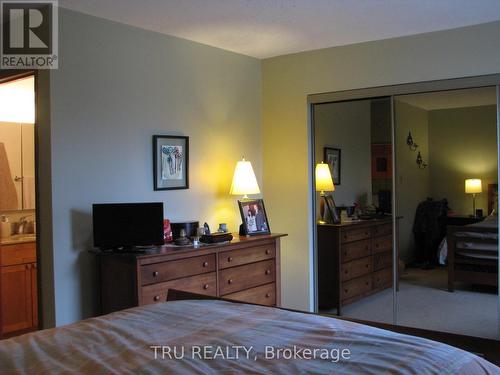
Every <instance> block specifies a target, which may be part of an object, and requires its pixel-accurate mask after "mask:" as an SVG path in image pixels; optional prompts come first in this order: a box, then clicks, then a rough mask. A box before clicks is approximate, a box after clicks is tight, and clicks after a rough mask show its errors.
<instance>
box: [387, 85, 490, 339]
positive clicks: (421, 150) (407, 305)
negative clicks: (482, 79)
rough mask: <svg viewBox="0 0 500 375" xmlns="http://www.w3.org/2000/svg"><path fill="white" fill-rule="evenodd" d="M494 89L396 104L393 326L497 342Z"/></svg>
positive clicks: (409, 99) (441, 94)
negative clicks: (396, 236)
mask: <svg viewBox="0 0 500 375" xmlns="http://www.w3.org/2000/svg"><path fill="white" fill-rule="evenodd" d="M496 111H497V108H496V91H495V88H494V87H491V88H479V89H467V90H454V91H443V92H435V93H427V94H418V95H404V96H396V97H395V132H396V139H397V151H396V160H397V168H396V191H397V203H396V212H397V216H400V217H401V220H400V223H399V227H400V236H399V244H400V259H401V266H402V271H401V274H400V285H401V288H400V292H399V293H398V324H401V325H406V326H413V327H419V328H426V329H431V330H438V331H446V332H453V333H458V334H464V335H469V336H479V337H487V338H497V337H498V330H497V329H495V328H496V327H497V324H498V288H497V285H498V198H497V197H498V195H497V192H498V187H497V183H498V180H497V160H498V150H497V112H496Z"/></svg>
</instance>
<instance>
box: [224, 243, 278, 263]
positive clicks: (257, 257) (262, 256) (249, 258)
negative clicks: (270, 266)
mask: <svg viewBox="0 0 500 375" xmlns="http://www.w3.org/2000/svg"><path fill="white" fill-rule="evenodd" d="M275 256H276V248H275V247H274V244H269V245H263V246H257V247H251V248H246V249H237V250H231V251H224V252H222V253H220V254H219V269H224V268H229V267H235V266H240V265H242V264H248V263H254V262H258V261H261V260H266V259H272V258H274V257H275Z"/></svg>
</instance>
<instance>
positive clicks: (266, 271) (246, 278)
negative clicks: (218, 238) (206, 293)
mask: <svg viewBox="0 0 500 375" xmlns="http://www.w3.org/2000/svg"><path fill="white" fill-rule="evenodd" d="M275 278H276V265H275V263H274V260H265V261H263V262H258V263H251V264H247V265H244V266H239V267H232V268H226V269H223V270H221V271H220V272H219V292H220V294H221V295H224V294H229V293H234V292H239V291H240V290H244V289H249V288H253V287H255V286H258V285H262V284H267V283H271V282H273V281H275Z"/></svg>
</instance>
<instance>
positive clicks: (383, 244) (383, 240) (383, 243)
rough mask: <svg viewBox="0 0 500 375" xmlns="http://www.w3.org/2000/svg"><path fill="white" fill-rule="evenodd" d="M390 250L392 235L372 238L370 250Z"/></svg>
mask: <svg viewBox="0 0 500 375" xmlns="http://www.w3.org/2000/svg"><path fill="white" fill-rule="evenodd" d="M391 250H392V235H388V236H383V237H376V238H374V239H373V243H372V251H373V253H374V254H376V253H383V252H385V251H391Z"/></svg>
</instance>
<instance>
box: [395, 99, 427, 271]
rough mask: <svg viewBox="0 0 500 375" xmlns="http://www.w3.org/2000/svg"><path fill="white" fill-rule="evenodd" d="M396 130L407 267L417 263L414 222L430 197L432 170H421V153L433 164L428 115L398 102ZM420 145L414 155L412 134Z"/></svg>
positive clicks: (399, 212)
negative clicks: (419, 209)
mask: <svg viewBox="0 0 500 375" xmlns="http://www.w3.org/2000/svg"><path fill="white" fill-rule="evenodd" d="M395 127H396V149H395V151H396V192H397V194H396V215H397V216H400V217H401V218H400V219H399V221H398V223H399V244H400V257H401V259H402V260H404V261H405V262H406V263H408V262H411V261H413V260H415V241H414V238H413V222H414V219H415V211H416V209H417V206H418V204H419V203H420V202H422V201H423V200H425V199H426V198H427V197H429V175H430V174H429V170H430V168H425V169H419V168H418V166H417V163H416V159H417V153H418V151H420V152H421V155H422V158H423V159H424V161H425V162H427V163H429V118H428V112H427V111H426V110H423V109H421V108H418V107H414V106H412V105H409V104H407V103H403V102H400V101H397V100H395ZM410 131H411V134H412V137H413V141H414V142H415V143H417V144H418V146H419V147H418V150H417V151H411V150H410V149H409V147H408V146H407V144H406V138H407V137H408V132H410Z"/></svg>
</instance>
